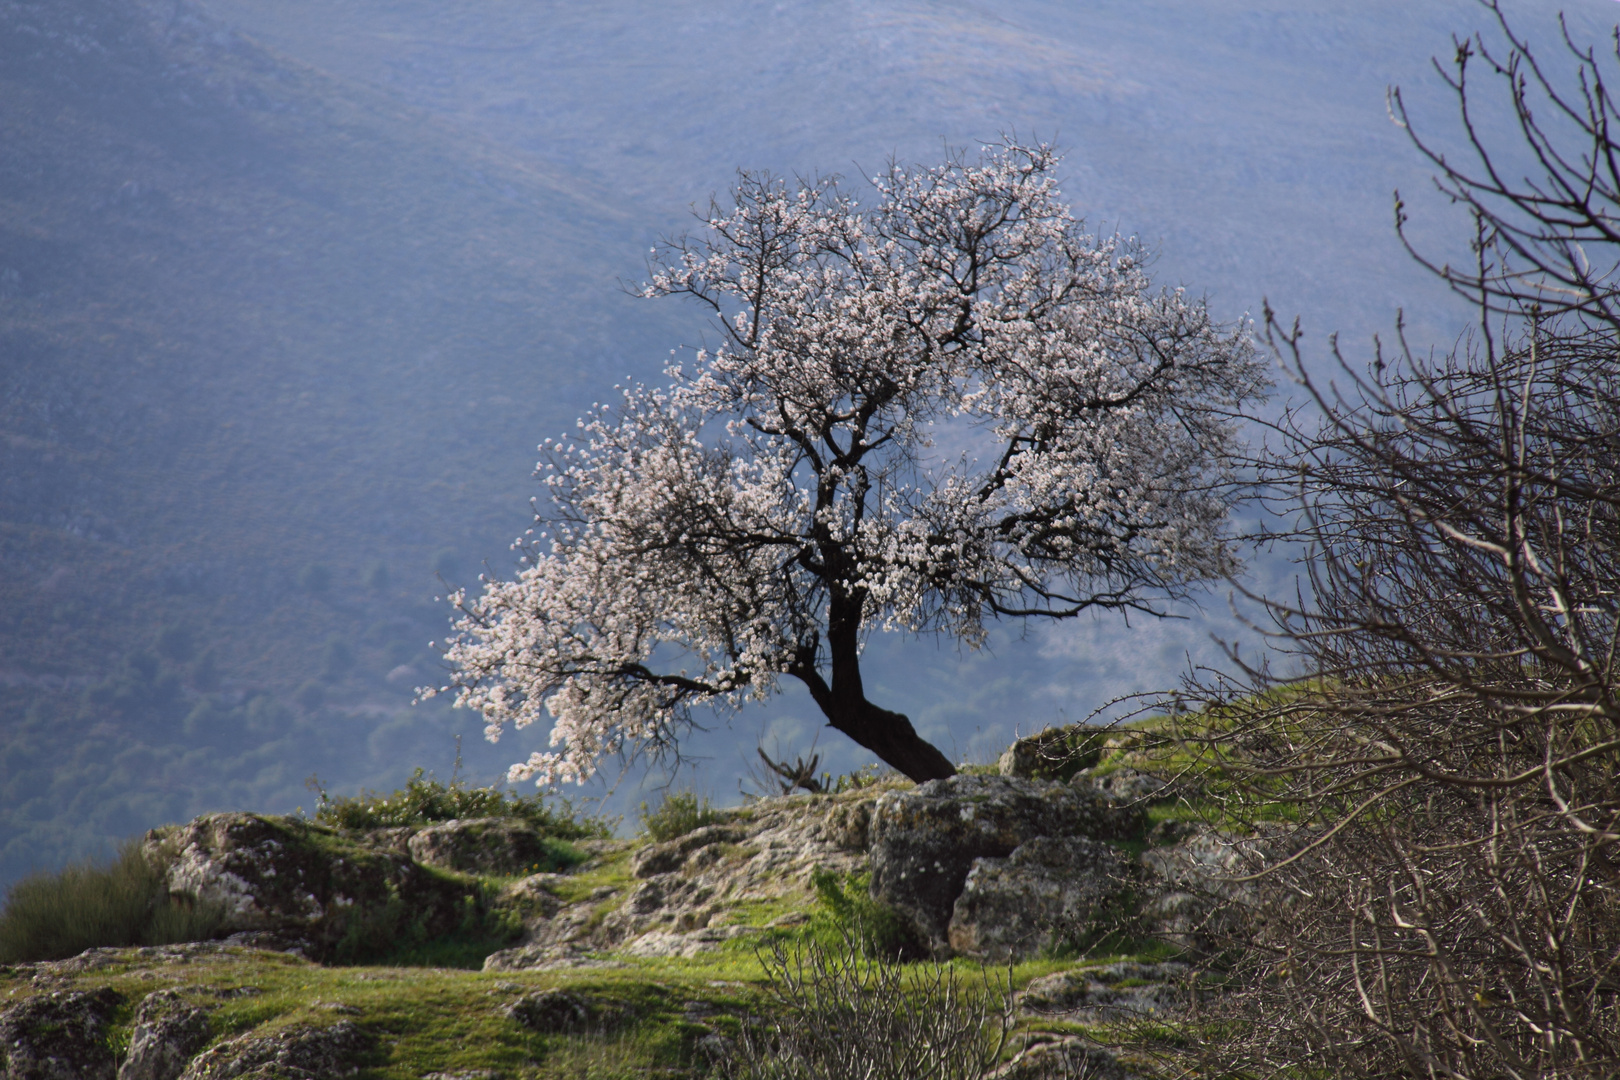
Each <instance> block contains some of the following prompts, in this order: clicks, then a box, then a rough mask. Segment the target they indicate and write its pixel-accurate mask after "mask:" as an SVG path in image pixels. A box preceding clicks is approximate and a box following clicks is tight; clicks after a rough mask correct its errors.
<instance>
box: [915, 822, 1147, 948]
mask: <svg viewBox="0 0 1620 1080" xmlns="http://www.w3.org/2000/svg"><path fill="white" fill-rule="evenodd" d="M1128 874H1129V869H1128V864H1127V862H1126V860H1125V859H1124V857H1123V856H1121V855H1120V853H1119V852H1118V851H1117V850H1116V849H1114V848H1112V847H1110V846H1109V845H1107V844H1105V843H1102V842H1101V841H1097V840H1089V839H1086V838H1084V837H1037V838H1035V839H1033V840H1028V841H1025V842H1024V843H1023V844H1020V845H1019V846H1018V847H1017V848H1015V849H1014V850H1013V852H1012V854H1011V855H1009V856H1008V857H1006V858H1004V859H994V858H981V859H975V860H973V866H972V869H971V870H969V872H968V875H967V880H966V882H965V883H964V884H963V887H962V893H961V895H960V896H958V897H957V898H956V903H955V904H954V905H953V907H952V910H951V921H950V925H949V928H948V930H947V936H948V940H949V941H950V945H951V948H952V949H953V950H955V951H956V952H959V953H965V954H967V955H969V956H976V957H980V958H982V959H986V960H998V961H999V960H1005V959H1008V958H1009V957H1012V958H1015V959H1020V960H1022V959H1025V958H1027V957H1030V956H1033V955H1035V954H1036V953H1038V952H1040V951H1041V950H1042V949H1043V948H1046V947H1047V946H1049V945H1052V944H1054V943H1056V942H1058V941H1061V940H1063V939H1064V938H1067V937H1072V936H1075V935H1076V934H1077V933H1078V932H1083V931H1085V930H1086V929H1088V928H1089V927H1090V926H1091V925H1092V924H1094V923H1095V922H1096V921H1097V920H1098V919H1099V918H1102V917H1105V916H1106V914H1107V912H1108V909H1109V907H1110V905H1111V904H1112V903H1113V902H1114V901H1115V900H1117V899H1118V898H1119V897H1120V895H1121V893H1122V890H1123V888H1124V885H1125V881H1126V878H1127V876H1128Z"/></svg>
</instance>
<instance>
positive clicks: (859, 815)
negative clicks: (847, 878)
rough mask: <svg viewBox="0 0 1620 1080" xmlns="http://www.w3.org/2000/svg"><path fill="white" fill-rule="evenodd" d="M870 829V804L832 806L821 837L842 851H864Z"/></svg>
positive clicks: (857, 803)
mask: <svg viewBox="0 0 1620 1080" xmlns="http://www.w3.org/2000/svg"><path fill="white" fill-rule="evenodd" d="M871 827H872V804H871V803H870V802H856V803H847V804H841V805H838V806H834V807H833V808H832V810H830V811H829V812H828V814H827V823H826V825H824V826H823V828H822V836H823V837H824V838H825V839H826V840H827V841H828V842H829V843H831V844H833V845H835V846H837V847H838V848H839V849H841V850H843V851H860V852H864V851H865V850H866V847H867V844H868V842H869V834H870V832H871Z"/></svg>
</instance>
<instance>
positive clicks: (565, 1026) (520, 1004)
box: [503, 990, 591, 1035]
mask: <svg viewBox="0 0 1620 1080" xmlns="http://www.w3.org/2000/svg"><path fill="white" fill-rule="evenodd" d="M503 1011H504V1012H505V1013H506V1016H507V1018H508V1019H511V1020H516V1021H517V1022H518V1023H519V1024H522V1025H523V1026H524V1027H526V1028H528V1029H529V1030H530V1031H533V1032H535V1033H537V1034H540V1035H566V1034H569V1033H570V1032H575V1031H583V1030H585V1026H586V1025H587V1024H589V1023H590V1022H591V1009H590V1005H589V1004H588V1003H587V1002H586V1001H585V999H584V998H582V997H580V996H579V995H578V994H571V993H569V992H568V991H566V990H537V991H535V992H534V993H532V994H524V995H523V996H522V997H520V998H518V999H517V1000H516V1001H514V1002H512V1004H510V1005H508V1006H506V1008H505V1009H504V1010H503Z"/></svg>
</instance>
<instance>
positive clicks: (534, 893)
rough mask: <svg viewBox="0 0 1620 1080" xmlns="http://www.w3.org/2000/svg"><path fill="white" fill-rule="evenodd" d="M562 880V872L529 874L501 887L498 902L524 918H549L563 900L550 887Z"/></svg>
mask: <svg viewBox="0 0 1620 1080" xmlns="http://www.w3.org/2000/svg"><path fill="white" fill-rule="evenodd" d="M564 880H566V877H565V876H564V875H563V874H530V875H529V876H528V877H526V878H523V879H522V880H520V881H514V882H512V883H511V884H510V885H507V886H506V887H504V888H503V889H501V891H500V894H499V897H498V901H499V904H500V906H501V907H503V908H506V909H507V910H509V911H516V912H517V913H518V914H519V915H521V916H524V917H525V918H530V917H538V918H541V919H549V918H551V917H552V916H553V915H555V914H557V912H559V911H561V910H562V908H563V902H562V901H561V900H559V899H558V898H557V896H556V894H555V893H553V892H552V891H551V889H552V887H553V886H554V885H556V884H557V883H558V882H560V881H564Z"/></svg>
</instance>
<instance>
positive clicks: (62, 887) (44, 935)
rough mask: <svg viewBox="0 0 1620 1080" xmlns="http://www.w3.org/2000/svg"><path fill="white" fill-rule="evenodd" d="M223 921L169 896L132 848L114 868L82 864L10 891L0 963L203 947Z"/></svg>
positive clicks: (1, 926) (213, 910) (218, 913)
mask: <svg viewBox="0 0 1620 1080" xmlns="http://www.w3.org/2000/svg"><path fill="white" fill-rule="evenodd" d="M224 915H225V912H224V909H223V908H222V907H221V906H219V905H217V904H209V903H203V902H199V901H197V900H196V899H194V898H192V897H186V896H171V895H170V893H169V887H168V883H167V881H166V879H165V876H164V873H163V869H162V868H161V867H160V866H157V865H155V864H154V863H153V861H152V860H151V859H149V858H147V856H146V853H145V852H144V851H143V850H142V849H141V846H140V844H139V843H138V842H136V841H129V842H127V843H125V844H124V845H123V846H122V847H121V848H120V849H119V853H118V855H117V857H116V858H114V859H113V860H112V861H111V862H108V863H104V864H98V863H96V862H94V861H87V862H84V863H80V864H78V865H76V866H69V867H66V868H65V869H63V870H61V871H59V872H57V873H54V874H52V873H37V874H33V875H30V876H29V877H26V878H24V879H22V880H21V881H19V882H17V883H16V884H14V885H12V887H11V888H10V890H8V892H7V894H6V903H5V908H4V910H3V911H0V963H26V962H31V961H39V960H62V959H66V958H67V957H69V956H77V955H78V954H79V953H82V952H83V951H84V950H86V949H92V948H98V947H105V946H113V947H120V946H128V945H168V944H173V943H175V942H181V941H201V940H205V939H207V938H210V937H213V936H214V935H215V933H216V932H217V931H218V930H219V927H220V924H221V923H222V922H223V921H224Z"/></svg>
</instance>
